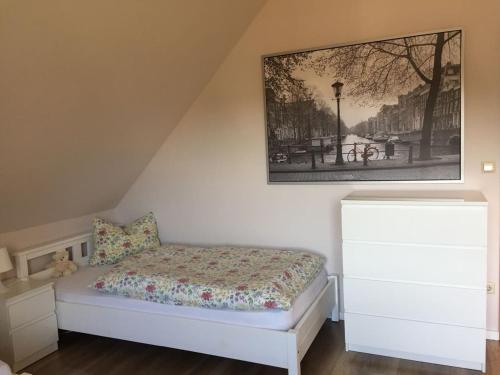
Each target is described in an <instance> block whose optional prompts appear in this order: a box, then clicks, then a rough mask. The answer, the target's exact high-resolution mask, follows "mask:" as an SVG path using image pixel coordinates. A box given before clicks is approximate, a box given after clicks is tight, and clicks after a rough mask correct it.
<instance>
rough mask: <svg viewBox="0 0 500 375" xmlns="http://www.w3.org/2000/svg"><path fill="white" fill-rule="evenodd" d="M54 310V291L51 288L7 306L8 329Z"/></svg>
mask: <svg viewBox="0 0 500 375" xmlns="http://www.w3.org/2000/svg"><path fill="white" fill-rule="evenodd" d="M54 310H55V303H54V290H53V289H52V288H50V289H47V290H45V291H43V292H42V293H39V294H36V295H34V296H30V297H29V298H26V299H23V300H21V301H18V302H15V303H13V304H12V305H10V306H9V316H10V327H11V329H15V328H17V327H19V326H22V325H23V324H27V323H30V322H32V321H33V320H36V319H37V318H40V317H42V316H47V315H49V314H50V313H53V312H54Z"/></svg>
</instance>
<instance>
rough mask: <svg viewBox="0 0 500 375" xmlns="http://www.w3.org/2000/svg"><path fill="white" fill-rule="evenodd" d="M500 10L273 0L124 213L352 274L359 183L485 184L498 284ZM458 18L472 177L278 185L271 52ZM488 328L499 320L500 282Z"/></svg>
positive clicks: (184, 236) (194, 236)
mask: <svg viewBox="0 0 500 375" xmlns="http://www.w3.org/2000/svg"><path fill="white" fill-rule="evenodd" d="M479 4H480V5H481V6H479ZM499 16H500V6H499V4H498V1H496V0H484V1H481V2H472V1H467V0H442V1H435V0H421V1H401V0H373V1H369V0H365V1H363V0H354V1H331V0H312V1H303V0H270V1H269V2H268V3H267V4H266V5H265V6H264V8H263V10H262V11H261V12H260V14H259V15H258V16H257V18H256V19H255V20H254V21H253V23H252V24H251V25H250V27H249V29H248V30H247V32H246V34H245V35H244V36H243V37H242V39H241V40H240V41H239V43H238V44H237V45H236V47H235V48H234V49H233V51H232V53H231V54H230V55H229V56H228V58H227V59H226V60H225V62H224V63H223V64H222V66H221V67H220V68H219V70H218V72H217V73H216V75H215V76H214V77H213V79H212V80H211V82H210V83H209V84H208V86H207V87H206V88H205V90H204V91H203V92H202V94H201V95H200V97H199V98H198V99H197V101H196V102H195V103H194V104H193V105H192V107H191V108H190V110H189V111H188V112H187V114H186V115H185V116H184V118H183V120H182V121H181V122H180V124H179V125H178V127H177V128H176V129H175V130H174V132H173V133H172V134H171V135H170V136H169V138H168V139H167V140H166V142H165V143H164V144H163V146H162V147H161V149H160V150H159V151H158V153H157V154H156V156H155V157H154V158H153V160H152V161H151V163H150V164H149V166H148V167H147V168H146V169H145V170H144V171H143V173H142V175H141V176H140V178H139V179H138V180H137V181H136V183H135V184H134V185H133V187H132V188H131V189H130V191H129V192H128V193H127V194H126V196H125V198H124V199H123V200H122V202H121V203H120V204H119V205H118V207H117V209H116V211H115V215H116V217H117V218H119V219H120V220H121V221H127V220H131V219H133V218H135V217H138V216H140V215H142V214H143V213H144V212H146V211H147V210H152V211H154V212H155V213H156V215H157V218H158V221H159V225H160V235H161V238H162V240H163V241H167V242H186V243H201V244H223V243H229V244H241V245H258V246H276V247H291V248H305V249H310V250H313V251H317V252H320V253H322V254H325V255H326V256H327V257H328V264H327V267H328V270H329V271H330V272H340V271H341V269H340V264H341V259H340V253H341V250H340V209H339V200H340V199H341V198H342V197H343V196H345V195H347V194H348V193H349V192H351V191H352V190H356V189H366V188H369V189H373V188H376V189H412V190H415V189H448V190H449V189H469V190H471V189H472V190H481V191H482V192H483V193H484V194H485V196H486V197H487V198H488V199H489V201H490V210H489V244H488V249H489V258H488V261H489V269H488V277H489V279H490V280H493V281H495V282H497V283H498V269H499V267H498V265H499V257H498V253H499V252H498V248H499V243H498V242H499V230H498V228H499V198H500V192H499V177H498V173H496V174H491V175H485V174H482V172H481V170H480V166H481V160H499V159H500V158H499V156H500V155H499V141H500V106H499V103H500V90H499V87H500V69H499V66H500V49H499V48H498V45H499V44H500V24H499V23H498V17H499ZM456 26H462V27H463V28H464V33H465V184H418V185H415V184H404V185H403V184H399V185H383V184H380V185H335V184H331V185H273V186H270V185H267V183H266V156H265V132H264V108H263V89H262V71H261V61H260V57H261V55H263V54H268V53H274V52H280V51H289V50H294V49H303V48H309V47H315V46H324V45H328V44H335V43H344V42H349V41H358V40H366V39H372V38H375V39H376V38H379V37H387V36H394V35H402V34H408V33H414V32H421V31H431V30H437V29H443V28H447V27H456ZM443 225H446V223H443ZM422 272H425V270H422ZM497 291H498V288H497ZM488 327H489V329H491V330H497V329H498V292H497V293H496V294H494V295H490V296H489V298H488Z"/></svg>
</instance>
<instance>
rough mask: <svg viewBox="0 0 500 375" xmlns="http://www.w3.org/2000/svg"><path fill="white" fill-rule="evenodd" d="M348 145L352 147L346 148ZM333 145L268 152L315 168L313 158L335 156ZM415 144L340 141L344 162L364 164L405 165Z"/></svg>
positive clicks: (448, 149) (446, 150) (414, 154)
mask: <svg viewBox="0 0 500 375" xmlns="http://www.w3.org/2000/svg"><path fill="white" fill-rule="evenodd" d="M349 146H352V148H351V147H349ZM335 147H336V146H335V145H334V144H328V145H326V146H325V145H324V144H323V142H321V143H320V145H319V146H312V145H310V144H291V145H286V146H278V147H277V148H274V152H273V153H271V157H270V161H271V162H275V163H284V162H286V163H288V164H292V163H294V162H298V163H301V162H305V163H307V162H310V163H311V169H316V161H317V159H318V156H319V160H320V162H321V163H322V164H325V155H332V154H333V155H335ZM346 148H347V150H346ZM431 148H432V149H433V150H434V151H433V153H434V152H438V153H441V154H454V153H459V149H457V147H455V146H453V145H445V146H431ZM418 154H419V145H418V144H404V143H392V142H386V143H378V142H372V143H368V142H359V143H343V144H342V155H343V159H344V161H347V162H349V163H356V162H363V165H364V166H368V165H369V163H370V162H372V161H375V160H401V161H402V162H404V163H407V164H413V161H414V160H415V159H416V158H418Z"/></svg>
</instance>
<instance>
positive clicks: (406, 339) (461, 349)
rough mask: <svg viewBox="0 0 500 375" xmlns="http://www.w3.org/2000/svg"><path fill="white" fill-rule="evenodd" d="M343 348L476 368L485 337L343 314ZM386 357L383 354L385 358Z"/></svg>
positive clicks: (474, 332) (471, 331) (481, 333)
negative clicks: (447, 362)
mask: <svg viewBox="0 0 500 375" xmlns="http://www.w3.org/2000/svg"><path fill="white" fill-rule="evenodd" d="M344 318H345V330H346V344H347V346H348V349H353V350H356V346H359V347H360V348H359V349H363V350H362V351H367V352H371V351H370V350H369V349H368V348H376V349H377V350H376V351H377V352H378V353H380V354H382V353H387V352H389V353H390V352H392V353H393V354H394V352H398V353H401V354H403V356H400V355H396V356H398V357H402V358H405V356H404V355H408V354H411V356H410V357H411V358H416V357H418V356H420V358H422V357H423V356H424V357H427V358H426V359H427V360H429V362H435V363H443V361H439V358H440V359H447V360H456V361H460V362H469V363H471V364H472V363H476V364H477V367H476V368H480V365H479V364H481V363H484V360H485V348H486V334H485V330H484V329H476V328H466V327H458V326H450V325H440V324H431V323H422V322H414V321H409V320H402V319H389V318H380V317H373V316H366V315H359V314H351V313H345V314H344ZM386 355H387V354H386ZM422 359H423V358H422Z"/></svg>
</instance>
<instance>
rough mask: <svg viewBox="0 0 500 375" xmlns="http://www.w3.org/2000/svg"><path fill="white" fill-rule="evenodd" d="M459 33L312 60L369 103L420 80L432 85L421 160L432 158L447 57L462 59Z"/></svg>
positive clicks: (316, 55)
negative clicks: (435, 117)
mask: <svg viewBox="0 0 500 375" xmlns="http://www.w3.org/2000/svg"><path fill="white" fill-rule="evenodd" d="M460 33H461V32H460V31H450V32H439V33H435V34H429V35H421V36H416V37H405V38H400V39H391V40H385V41H378V42H370V43H364V44H357V45H352V46H345V47H338V48H333V49H329V50H323V51H315V52H311V53H310V54H309V60H308V61H309V65H310V67H311V68H313V69H315V71H316V72H317V73H318V74H320V75H322V76H325V75H328V76H331V77H332V80H333V79H335V78H340V79H343V80H344V82H346V83H347V84H348V85H346V86H347V88H348V92H347V94H348V95H350V96H352V97H354V98H356V99H358V100H359V101H361V102H364V103H369V102H371V101H373V100H374V99H375V100H382V99H384V98H386V97H388V96H391V95H392V96H394V95H398V94H400V93H401V92H402V91H403V90H404V89H408V90H410V89H412V88H414V87H415V86H416V85H418V84H422V83H423V84H426V85H429V93H428V96H427V100H426V106H425V111H424V119H423V125H422V136H421V140H420V159H422V160H428V159H430V158H431V157H432V155H431V137H432V126H433V114H434V108H435V106H436V103H437V99H438V95H439V89H440V84H441V75H442V66H443V55H444V54H448V55H447V56H446V57H447V60H448V61H453V60H459V58H460Z"/></svg>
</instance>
